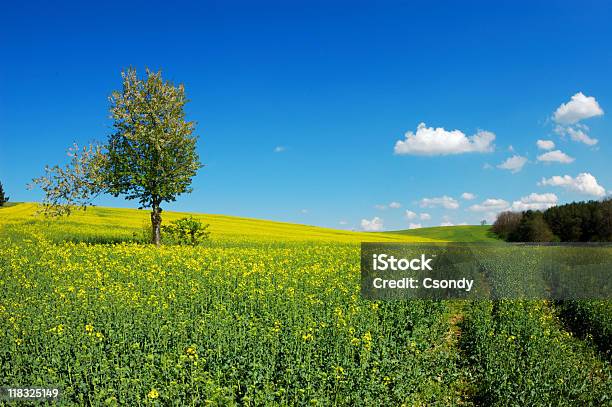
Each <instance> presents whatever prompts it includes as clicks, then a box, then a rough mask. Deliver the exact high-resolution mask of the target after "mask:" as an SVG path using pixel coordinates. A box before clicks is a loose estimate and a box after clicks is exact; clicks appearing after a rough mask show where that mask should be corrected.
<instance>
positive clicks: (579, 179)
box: [538, 172, 606, 196]
mask: <svg viewBox="0 0 612 407" xmlns="http://www.w3.org/2000/svg"><path fill="white" fill-rule="evenodd" d="M538 185H540V186H554V187H563V188H565V189H568V190H570V191H574V192H578V193H580V194H584V195H593V196H604V195H605V194H606V190H605V188H604V187H602V186H601V185H599V184H598V183H597V179H596V178H595V177H594V176H593V175H591V174H589V173H588V172H583V173H580V174H578V175H577V176H576V178H573V177H571V176H569V175H564V176H560V175H555V176H553V177H551V178H548V179H546V178H542V181H540V182H539V183H538Z"/></svg>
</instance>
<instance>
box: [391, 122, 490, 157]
mask: <svg viewBox="0 0 612 407" xmlns="http://www.w3.org/2000/svg"><path fill="white" fill-rule="evenodd" d="M405 136H406V138H405V139H404V140H398V141H397V142H396V143H395V148H394V150H393V151H394V153H395V154H400V155H402V154H413V155H448V154H462V153H486V152H490V151H493V148H494V145H493V141H494V140H495V134H493V133H491V132H489V131H484V130H480V131H478V132H477V133H476V134H474V135H473V136H470V137H468V136H466V135H465V134H464V133H463V132H461V131H460V130H451V131H448V130H445V129H444V128H443V127H438V128H433V127H427V125H425V123H420V124H419V125H418V127H417V130H416V133H413V132H412V131H409V132H407V133H406V135H405Z"/></svg>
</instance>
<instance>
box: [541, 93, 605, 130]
mask: <svg viewBox="0 0 612 407" xmlns="http://www.w3.org/2000/svg"><path fill="white" fill-rule="evenodd" d="M603 114H604V111H603V110H602V108H601V107H599V103H597V100H595V98H594V97H593V96H586V95H585V94H584V93H582V92H578V93H576V94H575V95H574V96H572V99H571V100H570V101H569V102H567V103H562V104H561V106H559V107H558V108H557V110H556V111H555V113H554V115H553V119H554V121H555V122H557V123H559V124H563V125H569V124H575V123H578V122H579V121H580V120H584V119H588V118H590V117H595V116H601V115H603Z"/></svg>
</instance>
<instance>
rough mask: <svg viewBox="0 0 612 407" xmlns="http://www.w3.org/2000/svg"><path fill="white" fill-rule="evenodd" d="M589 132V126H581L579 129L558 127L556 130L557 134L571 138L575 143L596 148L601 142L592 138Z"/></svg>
mask: <svg viewBox="0 0 612 407" xmlns="http://www.w3.org/2000/svg"><path fill="white" fill-rule="evenodd" d="M587 131H589V128H588V127H587V126H580V127H578V128H573V127H563V126H557V127H556V128H555V132H556V133H557V134H559V135H561V136H569V137H570V138H571V139H572V140H573V141H577V142H579V143H583V144H586V145H587V146H594V145H595V144H597V143H598V142H599V140H597V139H596V138H593V137H590V136H589V135H588V134H587Z"/></svg>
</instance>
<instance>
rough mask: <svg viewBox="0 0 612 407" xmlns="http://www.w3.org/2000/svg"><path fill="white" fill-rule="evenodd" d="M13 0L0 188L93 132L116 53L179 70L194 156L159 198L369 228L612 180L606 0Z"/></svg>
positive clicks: (538, 201) (2, 78) (3, 76)
mask: <svg viewBox="0 0 612 407" xmlns="http://www.w3.org/2000/svg"><path fill="white" fill-rule="evenodd" d="M20 3H23V2H9V3H6V4H5V5H4V6H3V10H2V13H0V55H2V61H3V62H2V63H0V182H2V184H3V185H4V189H5V191H6V192H7V193H8V195H10V197H11V200H12V201H40V200H41V199H42V197H43V195H42V192H41V191H40V190H36V189H33V190H28V189H27V188H26V185H27V184H28V183H29V182H30V180H31V179H32V178H34V177H37V176H39V175H41V174H42V173H43V169H44V167H45V165H47V164H50V165H52V164H63V163H65V162H66V161H67V156H66V149H67V148H68V147H70V146H71V145H72V143H73V142H76V143H78V144H81V145H84V144H87V143H88V142H91V141H92V140H98V141H105V140H106V138H107V137H108V135H109V134H110V133H111V130H112V122H111V120H110V119H109V113H108V108H109V101H108V96H109V95H110V93H111V92H112V91H113V90H116V89H119V88H120V86H121V76H120V74H121V71H122V70H124V69H126V68H128V67H135V68H136V69H137V70H138V71H139V73H140V74H142V73H144V69H145V67H148V68H150V69H153V70H162V72H163V75H164V78H166V79H167V80H170V81H172V82H174V83H183V84H184V85H185V88H186V93H187V96H188V98H189V99H190V103H189V104H188V105H187V108H186V110H187V117H188V119H189V120H194V121H196V122H197V135H198V136H199V141H198V152H199V154H200V158H201V161H202V162H203V163H204V164H206V166H205V167H204V168H202V169H201V170H200V171H199V173H198V175H197V176H196V177H195V178H194V180H193V192H192V193H191V194H188V195H181V196H179V197H178V199H177V201H176V202H172V203H169V204H166V205H165V207H164V209H166V210H179V211H193V212H203V213H216V214H227V215H235V216H243V217H253V218H262V219H271V220H278V221H287V222H295V223H302V224H311V225H320V226H327V227H333V228H344V229H355V230H373V231H375V230H396V229H406V228H409V227H419V226H422V227H425V226H438V225H450V224H455V225H456V224H463V223H467V224H477V223H479V222H480V221H481V220H483V219H486V220H487V221H488V222H491V221H492V220H493V219H494V217H495V214H496V213H498V212H499V211H501V210H506V209H513V210H524V209H530V208H531V209H544V208H546V207H548V206H551V205H555V204H562V203H565V202H571V201H574V200H589V199H601V198H602V197H604V196H605V195H607V194H609V193H610V191H611V190H612V171H611V167H612V163H611V160H610V157H612V134H611V132H612V118H611V117H610V116H611V115H612V80H611V74H612V46H611V42H612V24H609V21H612V3H610V2H607V1H601V2H593V1H583V2H579V3H577V2H562V1H555V2H538V1H528V2H518V1H517V2H507V3H505V4H504V3H502V2H418V3H416V4H414V3H410V2H396V1H380V2H378V1H377V2H374V1H370V2H360V1H350V2H348V1H347V2H345V1H289V2H287V1H277V2H268V1H256V2H255V1H251V2H238V1H218V2H206V1H200V2H193V3H189V2H165V3H162V2H154V1H147V2H142V3H137V2H112V1H109V2H97V3H96V4H95V5H94V3H91V2H88V3H91V4H85V3H84V2H78V3H69V2H26V3H24V4H20ZM54 3H56V4H54ZM98 3H99V4H98ZM425 3H430V4H425ZM538 140H539V141H538ZM95 203H96V204H98V205H104V206H117V207H134V208H136V207H138V203H137V202H136V201H126V200H124V199H121V198H114V197H110V196H105V197H101V198H99V199H97V200H96V202H95Z"/></svg>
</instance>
